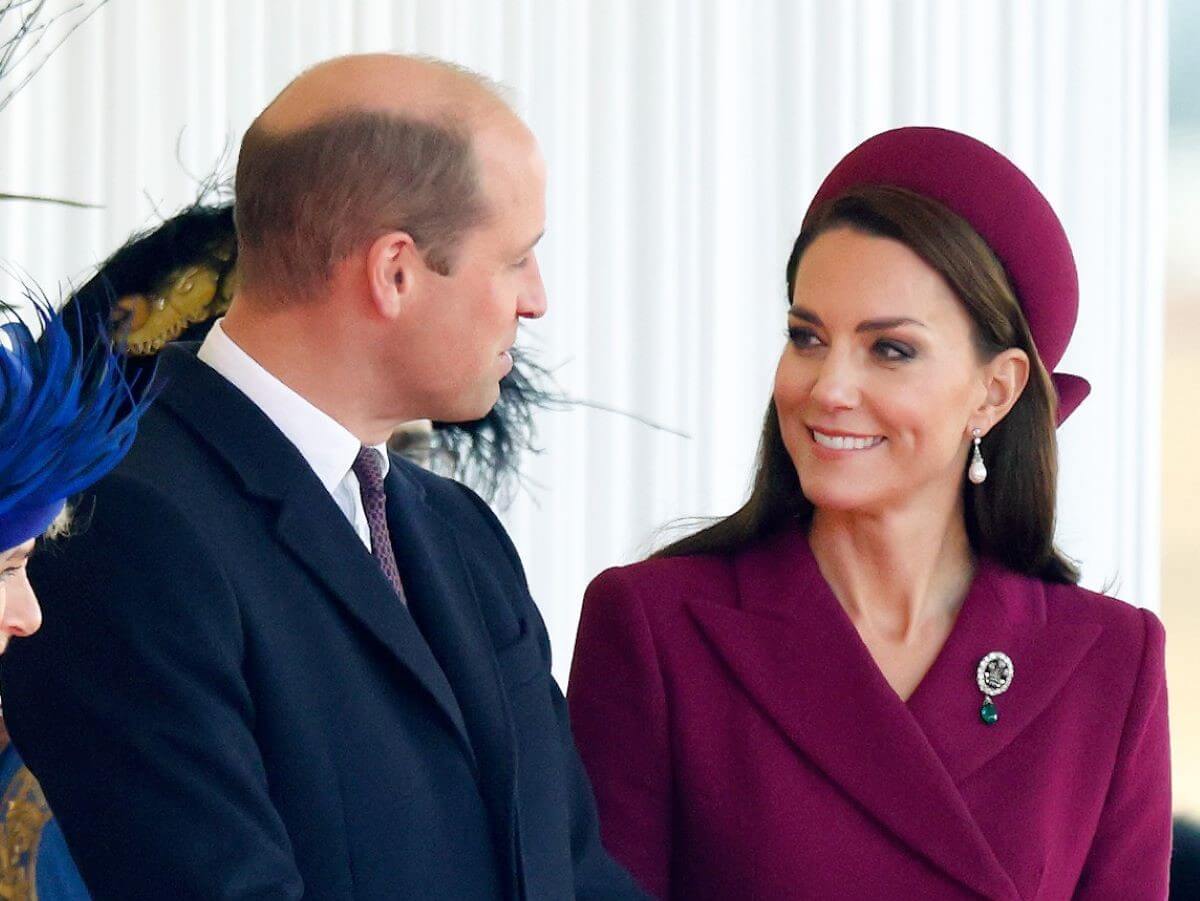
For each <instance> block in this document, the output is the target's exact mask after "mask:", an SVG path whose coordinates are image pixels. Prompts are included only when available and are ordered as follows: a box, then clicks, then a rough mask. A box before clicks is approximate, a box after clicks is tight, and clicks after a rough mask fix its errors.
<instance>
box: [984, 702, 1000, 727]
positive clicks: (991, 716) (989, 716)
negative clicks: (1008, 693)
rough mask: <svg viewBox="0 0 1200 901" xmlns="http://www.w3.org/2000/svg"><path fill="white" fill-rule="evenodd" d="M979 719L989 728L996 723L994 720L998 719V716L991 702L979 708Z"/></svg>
mask: <svg viewBox="0 0 1200 901" xmlns="http://www.w3.org/2000/svg"><path fill="white" fill-rule="evenodd" d="M979 718H980V719H981V720H983V721H984V722H985V723H987V724H988V725H989V726H990V725H992V723H994V722H996V720H998V719H1000V714H999V713H997V712H996V705H995V704H993V703H992V702H991V701H988V702H987V703H986V704H984V705H983V706H982V707H980V708H979Z"/></svg>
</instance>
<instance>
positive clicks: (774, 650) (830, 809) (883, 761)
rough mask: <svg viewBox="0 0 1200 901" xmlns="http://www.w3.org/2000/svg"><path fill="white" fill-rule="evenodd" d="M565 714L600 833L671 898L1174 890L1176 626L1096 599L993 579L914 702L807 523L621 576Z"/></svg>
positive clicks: (597, 587)
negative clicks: (1169, 691)
mask: <svg viewBox="0 0 1200 901" xmlns="http://www.w3.org/2000/svg"><path fill="white" fill-rule="evenodd" d="M992 651H1003V652H1004V653H1006V654H1007V655H1008V656H1009V657H1010V658H1012V661H1013V680H1012V684H1011V687H1010V688H1009V689H1008V691H1007V692H1006V693H1005V694H1002V695H1000V696H999V697H997V698H996V707H997V708H998V710H999V720H998V721H997V722H996V723H995V724H993V725H986V724H984V723H983V722H982V721H981V719H980V716H979V708H980V704H981V701H982V695H981V693H980V691H979V689H978V687H977V685H976V681H975V671H976V666H977V664H978V662H979V660H980V658H982V657H983V656H984V655H985V654H988V653H990V652H992ZM569 701H570V709H571V718H572V723H573V726H574V730H575V738H576V741H577V743H578V745H579V750H580V753H581V754H582V757H583V761H584V764H585V766H586V767H587V769H588V771H589V774H590V776H591V778H592V783H593V786H594V788H595V792H596V797H597V801H598V804H599V809H600V819H601V834H602V837H603V839H604V841H605V843H606V845H607V846H608V848H609V850H610V851H611V852H612V853H613V854H614V855H615V856H616V857H617V859H618V860H620V861H621V862H622V863H624V864H625V865H626V866H628V867H629V868H630V869H631V870H632V871H633V873H634V875H635V876H636V877H637V878H638V879H639V881H640V882H641V883H642V885H643V886H644V887H645V888H646V889H648V890H649V891H650V892H652V893H654V894H655V895H657V896H659V897H661V898H680V899H688V901H702V899H720V901H742V899H755V901H757V899H762V901H770V899H806V898H814V899H816V898H819V899H833V898H864V899H870V898H881V899H882V898H888V899H895V898H978V897H980V896H982V897H985V898H994V899H1006V901H1016V899H1034V898H1037V899H1059V898H1085V899H1104V901H1115V899H1121V901H1130V899H1142V898H1164V897H1166V891H1167V869H1168V858H1169V855H1170V842H1171V816H1170V811H1171V808H1170V774H1169V760H1168V743H1167V708H1166V687H1165V680H1164V665H1163V629H1162V626H1161V624H1160V623H1159V621H1158V620H1157V619H1156V618H1155V617H1154V616H1153V615H1152V614H1151V613H1149V612H1147V611H1144V610H1139V609H1137V608H1135V607H1132V606H1130V605H1128V604H1125V603H1122V602H1121V601H1117V600H1113V599H1111V598H1107V597H1103V596H1101V595H1097V594H1093V593H1092V592H1089V591H1086V590H1084V589H1082V588H1077V587H1074V586H1064V585H1053V584H1048V583H1044V582H1041V581H1039V580H1037V579H1033V578H1029V577H1026V576H1022V575H1018V574H1016V573H1013V572H1011V571H1008V570H1005V569H1003V568H1002V567H1000V566H998V565H997V564H995V563H992V562H989V561H983V562H981V564H980V565H979V567H978V570H977V574H976V576H975V579H974V582H973V584H972V586H971V588H970V591H969V592H968V594H967V597H966V599H965V600H964V602H963V606H962V610H961V613H960V614H959V618H958V621H957V622H956V624H955V626H954V629H953V631H952V632H951V634H950V637H949V638H948V639H947V641H946V644H945V645H944V647H943V648H942V650H941V652H940V654H939V655H938V657H937V659H936V660H935V662H934V664H933V666H932V667H931V669H930V670H929V672H928V674H927V675H926V676H925V678H924V680H923V681H922V682H921V683H920V685H919V686H918V687H917V689H916V691H915V692H914V693H913V695H912V697H911V698H909V700H908V701H907V702H904V701H901V700H900V698H899V696H897V695H896V694H895V692H894V691H893V690H892V689H891V687H890V686H889V685H888V683H887V681H886V680H885V679H884V677H883V674H882V673H881V672H880V671H879V669H878V668H877V667H876V665H875V663H874V661H873V660H872V658H871V656H870V654H869V653H868V651H867V649H866V646H865V645H864V644H863V643H862V641H861V639H860V638H859V636H858V633H857V631H856V630H855V628H854V626H853V624H852V623H851V622H850V620H849V618H848V617H847V616H846V614H845V612H844V610H843V609H842V607H841V605H840V604H839V603H838V601H837V599H836V598H835V597H834V595H833V593H832V591H831V590H830V588H829V586H828V584H827V583H826V582H825V580H824V579H823V578H822V577H821V574H820V571H819V570H818V568H817V564H816V561H815V560H814V558H813V556H812V553H811V551H810V550H809V548H808V543H807V541H806V540H805V538H804V536H803V535H802V534H800V533H799V532H795V533H789V534H781V535H779V536H776V537H774V538H771V539H768V540H766V541H763V542H761V543H758V544H756V545H753V546H751V547H749V548H747V549H745V550H744V551H741V552H739V553H737V554H734V555H730V556H710V557H703V556H697V557H681V558H673V559H665V560H651V561H647V562H643V563H638V564H635V565H633V566H626V567H621V568H617V569H610V570H608V571H606V572H604V573H602V574H601V575H600V576H598V577H597V578H596V579H595V581H594V582H593V583H592V584H591V586H590V588H589V589H588V592H587V596H586V598H585V600H584V607H583V618H582V621H581V623H580V627H579V636H578V640H577V644H576V648H575V658H574V661H573V665H572V671H571V681H570V690H569Z"/></svg>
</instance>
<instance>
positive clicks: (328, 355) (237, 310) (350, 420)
mask: <svg viewBox="0 0 1200 901" xmlns="http://www.w3.org/2000/svg"><path fill="white" fill-rule="evenodd" d="M247 306H248V305H242V304H239V303H238V302H235V303H234V304H233V306H231V308H230V310H229V312H228V313H226V315H225V317H224V319H222V320H221V328H222V329H223V330H224V332H225V335H226V336H227V337H228V338H229V339H230V340H231V341H233V343H234V344H236V345H237V346H238V347H239V348H241V350H242V351H243V352H244V353H245V354H246V355H247V356H249V357H250V358H251V359H253V360H254V362H256V363H257V364H258V365H259V366H261V367H262V368H263V369H264V370H266V371H267V372H268V373H270V374H271V375H272V376H273V377H274V378H276V379H278V380H279V381H280V382H282V383H283V384H284V385H286V386H287V387H288V388H289V389H291V390H292V391H294V392H295V393H296V394H298V395H300V396H301V397H303V398H304V399H305V400H307V401H308V402H309V403H310V404H312V405H313V406H314V407H316V408H317V409H318V410H320V411H321V412H323V413H324V414H325V415H327V416H329V417H330V418H332V419H334V420H336V421H337V422H339V423H340V424H341V425H342V426H343V427H344V428H345V429H346V430H347V431H349V432H350V433H351V434H353V435H354V436H355V437H356V438H358V440H359V441H360V442H362V443H363V444H364V445H377V444H383V443H384V442H386V441H387V439H388V438H389V437H390V436H391V433H392V431H393V428H394V426H395V423H392V422H390V421H387V420H385V419H383V418H381V417H380V416H379V415H378V414H377V413H375V412H374V411H372V410H371V409H370V406H369V404H370V399H371V398H372V397H374V396H375V392H374V391H373V389H372V386H371V385H370V384H368V382H367V380H368V379H369V375H370V367H369V366H367V365H364V364H363V362H362V359H361V354H359V355H358V357H357V358H356V359H357V364H356V365H343V363H342V361H343V360H344V359H345V354H343V353H341V348H342V346H343V342H342V341H341V340H340V336H339V335H338V334H336V333H335V331H333V329H334V328H335V326H333V325H332V324H330V327H329V328H327V329H325V330H324V331H323V332H322V335H321V340H320V341H319V342H318V341H316V340H314V334H313V330H312V329H311V328H310V327H307V326H305V325H302V324H300V323H299V322H298V318H299V317H297V316H296V315H295V314H294V312H293V311H286V312H277V313H276V312H270V311H268V310H263V311H260V310H259V309H258V308H254V309H252V310H248V309H247ZM305 316H306V317H309V318H310V321H311V319H313V318H315V319H320V318H321V316H320V313H319V312H315V311H313V312H310V311H305Z"/></svg>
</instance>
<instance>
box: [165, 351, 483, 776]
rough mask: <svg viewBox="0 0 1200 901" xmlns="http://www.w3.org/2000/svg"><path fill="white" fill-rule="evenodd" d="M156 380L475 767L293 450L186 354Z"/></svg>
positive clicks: (444, 704)
mask: <svg viewBox="0 0 1200 901" xmlns="http://www.w3.org/2000/svg"><path fill="white" fill-rule="evenodd" d="M158 379H159V380H160V383H161V384H162V386H163V389H162V395H161V396H160V398H159V401H158V402H159V403H162V404H165V405H166V406H167V407H168V408H169V409H170V410H171V411H172V412H173V413H175V414H176V416H178V417H179V418H180V419H181V420H182V421H183V422H184V424H185V425H187V426H188V427H189V429H191V430H192V431H193V432H194V433H195V434H196V436H197V437H198V438H199V439H200V440H201V441H203V442H205V443H206V444H208V445H209V446H210V447H211V448H212V449H213V450H214V451H215V452H216V453H217V454H218V455H220V456H221V458H222V459H224V460H225V462H226V463H227V464H228V465H229V466H230V468H231V469H233V471H234V472H235V473H236V475H237V477H238V478H239V479H240V480H241V482H242V485H243V487H244V489H245V490H246V492H247V493H248V494H250V495H253V496H255V497H258V498H260V499H262V500H263V501H265V502H267V506H268V508H270V509H271V510H272V513H273V516H274V527H275V534H276V536H277V538H278V539H279V541H280V543H281V544H283V545H284V547H286V548H287V549H288V551H290V553H291V554H292V555H293V556H294V557H295V558H296V560H297V561H298V562H299V563H300V564H301V565H302V566H303V567H304V568H305V569H306V570H307V571H308V572H309V573H310V574H311V576H312V577H313V579H314V580H316V581H317V582H318V583H320V584H321V585H323V586H324V587H325V588H326V589H327V590H328V592H329V593H330V595H332V597H334V598H335V599H336V600H337V602H338V603H339V604H340V605H341V606H342V607H343V608H344V610H345V611H346V613H347V614H349V616H350V617H351V618H352V619H353V620H355V621H356V622H358V623H359V625H361V626H362V627H363V628H364V629H365V631H366V632H367V633H368V634H369V635H370V636H371V638H372V640H374V641H377V642H379V643H380V644H382V645H383V647H384V648H385V649H386V650H387V651H389V652H390V653H391V655H392V656H393V657H394V658H395V659H396V661H397V662H398V663H399V664H400V665H401V666H402V667H403V668H404V669H405V670H406V671H407V672H408V673H409V675H410V676H411V677H412V678H413V679H414V680H415V681H416V682H417V684H418V685H420V686H421V688H422V689H424V691H425V693H426V694H427V695H428V696H429V699H430V700H431V701H432V702H433V704H434V705H435V707H436V708H437V709H438V710H439V711H440V712H441V714H442V715H443V716H444V717H445V719H446V721H447V725H448V726H449V728H450V729H451V730H452V731H453V732H454V734H455V735H456V737H457V738H458V740H459V743H460V745H461V746H462V748H463V751H464V753H465V754H466V755H467V757H468V759H469V760H472V761H474V754H473V751H472V747H471V742H470V740H469V738H468V736H467V729H466V724H465V722H464V720H463V715H462V712H461V710H460V709H459V705H458V702H457V700H456V699H455V696H454V692H453V691H452V690H451V688H450V684H449V682H448V681H447V680H446V676H445V675H444V674H443V673H442V670H441V668H440V667H439V665H438V662H437V660H436V659H435V658H434V655H433V654H432V653H431V651H430V648H429V646H428V645H427V644H426V642H425V640H424V638H423V637H422V636H421V633H420V632H419V631H418V630H417V626H416V623H415V622H414V621H413V618H412V617H411V616H410V615H409V613H408V612H407V611H406V610H405V609H404V607H403V605H402V604H400V602H399V601H398V600H397V599H396V597H395V594H394V592H393V591H392V589H391V586H390V585H389V584H388V582H387V579H386V578H384V576H383V573H382V571H381V570H380V568H379V565H378V563H376V561H375V559H374V558H373V557H372V556H371V554H370V553H369V552H368V551H367V549H366V547H365V546H364V545H363V543H362V542H361V541H360V540H359V539H358V537H357V535H355V533H354V530H353V529H352V528H351V527H350V525H349V524H348V523H346V522H345V517H344V516H343V514H342V512H341V511H340V510H339V509H338V507H337V505H336V504H335V503H334V502H333V499H332V498H331V497H330V496H329V493H328V492H327V491H326V490H325V488H324V486H323V485H321V483H320V481H319V480H318V479H317V477H316V475H315V474H314V473H313V471H312V469H311V468H310V467H309V466H308V464H307V463H306V462H305V461H304V458H303V457H302V456H301V455H300V452H299V451H298V450H296V448H295V446H294V445H293V444H292V443H291V442H290V441H288V440H287V439H286V438H285V437H284V436H283V434H282V433H281V432H280V431H279V430H278V429H277V428H276V427H275V425H274V424H273V423H272V422H271V421H270V419H269V418H268V417H267V416H266V414H265V413H263V412H262V411H261V410H260V409H259V408H258V407H257V406H255V405H254V404H253V403H252V402H251V401H250V400H249V399H247V398H246V397H245V395H243V394H242V393H241V392H240V391H238V390H237V389H236V388H235V387H233V386H232V385H231V384H230V383H229V382H228V381H226V380H225V379H224V378H222V377H221V376H220V375H218V374H217V373H216V372H215V371H214V370H212V369H210V368H209V367H208V366H206V365H205V364H204V363H202V362H200V361H199V360H197V359H196V357H195V351H194V350H190V351H189V350H188V349H187V348H186V347H167V348H165V349H164V350H163V352H162V354H161V355H160V365H159V372H158Z"/></svg>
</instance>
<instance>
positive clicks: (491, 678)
mask: <svg viewBox="0 0 1200 901" xmlns="http://www.w3.org/2000/svg"><path fill="white" fill-rule="evenodd" d="M405 465H406V464H403V463H398V462H397V461H395V460H393V465H392V467H391V470H390V471H389V473H388V477H387V480H386V482H385V489H386V491H387V495H388V505H387V506H388V529H389V531H390V532H391V535H392V544H393V546H394V547H395V550H396V562H397V565H398V567H399V569H400V575H401V579H402V580H403V582H404V590H405V594H406V595H407V597H408V603H409V607H410V609H411V611H412V614H413V616H414V617H415V618H416V621H417V623H418V624H419V625H420V627H421V632H422V634H423V635H424V636H425V639H426V640H427V641H428V642H429V646H430V648H432V650H433V653H434V655H435V656H436V657H437V660H438V662H439V663H440V665H441V669H442V671H443V672H445V674H446V678H447V679H448V680H449V682H450V684H451V686H452V687H453V690H454V696H455V697H456V698H457V699H458V704H459V707H460V708H461V710H462V714H463V720H464V722H465V724H466V729H467V734H468V735H469V737H470V740H471V744H472V747H473V748H474V750H475V754H476V757H477V759H478V761H479V770H480V776H481V778H480V783H479V784H480V791H481V793H482V794H483V797H484V801H485V803H486V805H487V807H488V812H489V815H490V817H491V819H492V823H493V829H494V831H495V835H496V840H497V842H498V845H499V847H500V849H501V852H502V854H503V856H504V858H505V859H506V860H507V862H508V864H509V867H508V873H509V874H511V876H512V878H513V884H512V885H511V886H510V894H511V895H513V896H515V895H516V894H517V882H518V881H519V877H518V875H517V874H518V873H519V867H520V855H519V853H518V841H517V835H518V833H517V803H516V790H517V782H516V773H517V756H516V754H517V752H516V747H517V745H516V736H515V732H514V728H513V720H512V713H511V710H510V708H509V703H508V697H507V695H506V693H505V691H504V687H503V681H502V678H501V675H500V670H499V666H498V664H497V661H496V652H495V645H494V643H493V641H492V639H491V636H490V634H489V632H488V629H487V625H486V623H485V621H484V617H483V613H482V610H481V609H480V606H479V599H478V596H477V592H476V589H475V585H474V583H473V582H472V580H471V576H470V570H469V569H468V567H467V564H466V561H465V559H464V557H463V552H462V548H461V546H460V544H459V541H458V538H457V536H456V534H455V531H454V530H453V529H452V528H451V527H450V525H449V523H447V522H446V520H445V519H443V517H442V516H441V514H439V513H438V512H437V511H436V510H434V509H433V508H432V507H431V506H430V505H429V504H428V503H427V501H426V499H425V495H424V492H423V491H422V489H421V487H420V486H419V485H418V484H417V483H416V482H415V481H414V480H413V479H412V478H411V477H409V476H408V475H407V474H405V472H404V467H405Z"/></svg>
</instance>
